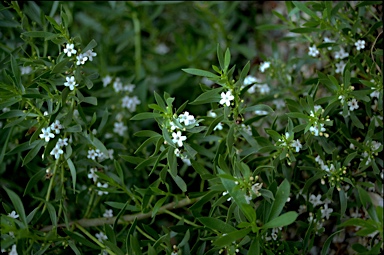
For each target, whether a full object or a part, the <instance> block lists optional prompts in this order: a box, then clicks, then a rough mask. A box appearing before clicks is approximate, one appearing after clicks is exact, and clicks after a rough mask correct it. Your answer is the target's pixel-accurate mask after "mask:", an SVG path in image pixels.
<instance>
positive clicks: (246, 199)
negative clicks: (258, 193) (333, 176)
mask: <svg viewBox="0 0 384 255" xmlns="http://www.w3.org/2000/svg"><path fill="white" fill-rule="evenodd" d="M244 196H245V201H247V204H250V203H251V200H252V196H247V195H244Z"/></svg>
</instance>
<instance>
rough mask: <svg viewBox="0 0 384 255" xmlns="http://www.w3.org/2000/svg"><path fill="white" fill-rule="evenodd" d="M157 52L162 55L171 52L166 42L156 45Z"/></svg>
mask: <svg viewBox="0 0 384 255" xmlns="http://www.w3.org/2000/svg"><path fill="white" fill-rule="evenodd" d="M155 52H156V53H157V54H160V55H165V54H167V53H168V52H169V48H168V46H167V45H165V44H164V43H160V44H158V45H157V46H156V48H155Z"/></svg>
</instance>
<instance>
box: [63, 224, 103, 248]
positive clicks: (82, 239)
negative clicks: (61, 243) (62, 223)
mask: <svg viewBox="0 0 384 255" xmlns="http://www.w3.org/2000/svg"><path fill="white" fill-rule="evenodd" d="M63 231H64V232H65V233H66V234H67V235H68V236H70V237H71V238H72V239H73V240H75V241H77V242H79V243H80V244H83V245H85V246H88V247H90V248H92V249H96V250H100V247H99V246H98V245H96V244H94V243H92V242H91V241H89V240H88V239H86V238H85V237H84V236H82V235H81V234H79V233H77V232H71V231H69V230H67V229H63Z"/></svg>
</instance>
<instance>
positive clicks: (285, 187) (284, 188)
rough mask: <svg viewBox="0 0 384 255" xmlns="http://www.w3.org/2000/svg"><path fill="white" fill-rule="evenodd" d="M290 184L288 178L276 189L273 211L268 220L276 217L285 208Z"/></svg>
mask: <svg viewBox="0 0 384 255" xmlns="http://www.w3.org/2000/svg"><path fill="white" fill-rule="evenodd" d="M289 192H290V184H289V182H288V180H287V179H284V181H283V182H282V183H281V184H280V186H279V187H278V189H277V191H276V195H275V200H274V201H273V204H272V208H271V212H270V214H269V217H268V222H269V221H272V220H273V219H274V218H276V217H277V216H278V215H279V214H280V213H281V211H282V210H283V208H284V205H285V203H286V202H287V199H288V197H289Z"/></svg>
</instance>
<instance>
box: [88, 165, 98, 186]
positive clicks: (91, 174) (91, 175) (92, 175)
mask: <svg viewBox="0 0 384 255" xmlns="http://www.w3.org/2000/svg"><path fill="white" fill-rule="evenodd" d="M96 172H97V168H95V167H92V168H91V169H89V173H88V178H89V179H92V180H93V182H96V181H97V178H99V176H98V175H97V174H96Z"/></svg>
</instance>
